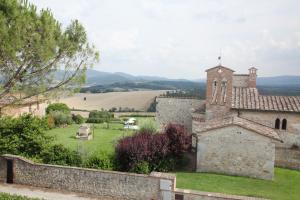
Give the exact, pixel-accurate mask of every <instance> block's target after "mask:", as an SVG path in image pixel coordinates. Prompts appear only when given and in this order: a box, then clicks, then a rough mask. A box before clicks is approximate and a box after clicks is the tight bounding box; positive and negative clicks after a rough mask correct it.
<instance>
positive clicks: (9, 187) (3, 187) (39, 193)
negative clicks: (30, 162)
mask: <svg viewBox="0 0 300 200" xmlns="http://www.w3.org/2000/svg"><path fill="white" fill-rule="evenodd" d="M0 192H3V193H9V194H14V195H21V196H26V197H32V198H40V199H45V200H59V199H63V200H97V199H100V198H92V197H88V196H87V195H84V194H77V193H71V192H64V191H55V190H50V189H44V188H37V187H31V186H23V185H16V184H0ZM101 200H106V199H103V198H101Z"/></svg>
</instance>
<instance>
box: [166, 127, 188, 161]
mask: <svg viewBox="0 0 300 200" xmlns="http://www.w3.org/2000/svg"><path fill="white" fill-rule="evenodd" d="M164 133H165V134H166V135H167V137H168V138H169V151H170V153H171V154H172V156H175V157H181V156H182V155H183V153H185V152H187V151H189V150H190V149H191V146H192V137H191V135H189V134H188V133H187V131H186V129H185V128H184V126H182V125H178V124H169V125H168V126H167V127H166V129H165V131H164Z"/></svg>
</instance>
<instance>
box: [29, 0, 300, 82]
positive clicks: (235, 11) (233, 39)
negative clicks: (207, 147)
mask: <svg viewBox="0 0 300 200" xmlns="http://www.w3.org/2000/svg"><path fill="white" fill-rule="evenodd" d="M31 2H33V3H34V4H36V5H37V6H38V7H39V8H45V7H49V8H51V9H52V11H53V13H54V16H55V17H56V18H58V19H59V21H61V22H62V23H63V24H64V25H67V24H68V23H69V22H70V20H72V19H79V20H80V21H81V22H82V23H83V25H84V26H85V28H86V30H87V32H88V36H89V39H90V41H91V42H92V43H94V44H95V45H96V47H97V48H98V49H99V51H100V54H101V62H100V64H99V65H97V66H96V69H98V70H102V71H112V72H114V71H125V72H129V73H133V74H145V75H160V76H167V77H172V78H195V79H196V78H201V77H204V76H205V72H204V70H205V69H206V68H209V67H212V66H214V65H216V64H218V60H217V57H218V56H219V52H220V49H222V63H223V64H224V65H226V66H228V67H232V68H234V69H235V70H236V71H238V72H241V73H244V72H247V69H248V68H249V67H250V66H258V67H259V74H260V75H265V76H271V75H280V74H299V75H300V70H299V65H300V61H299V60H300V55H299V52H300V21H299V18H300V13H299V10H298V8H299V7H300V2H299V1H297V0H285V1H283V0H274V1H260V0H253V1H236V0H226V1H225V0H204V1H199V0H186V1H182V0H163V1H162V0H129V1H122V0H89V1H86V0H65V1H61V0H51V1H49V0H31Z"/></svg>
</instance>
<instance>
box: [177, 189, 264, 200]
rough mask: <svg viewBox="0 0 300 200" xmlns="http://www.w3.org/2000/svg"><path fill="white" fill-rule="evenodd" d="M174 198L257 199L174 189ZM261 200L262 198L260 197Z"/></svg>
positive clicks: (180, 199) (179, 199) (186, 199)
mask: <svg viewBox="0 0 300 200" xmlns="http://www.w3.org/2000/svg"><path fill="white" fill-rule="evenodd" d="M175 194H176V198H175V200H230V199H233V200H258V198H255V197H244V196H236V195H227V194H218V193H211V192H199V191H194V190H186V189H176V190H175ZM260 200H263V199H260Z"/></svg>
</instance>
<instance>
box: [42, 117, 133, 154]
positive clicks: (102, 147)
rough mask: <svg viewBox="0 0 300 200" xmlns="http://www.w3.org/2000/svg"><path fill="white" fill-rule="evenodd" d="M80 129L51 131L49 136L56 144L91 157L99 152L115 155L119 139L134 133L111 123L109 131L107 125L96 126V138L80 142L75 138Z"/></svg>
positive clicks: (76, 126) (69, 127) (71, 127)
mask: <svg viewBox="0 0 300 200" xmlns="http://www.w3.org/2000/svg"><path fill="white" fill-rule="evenodd" d="M78 128H79V125H77V124H72V125H70V126H68V127H66V128H54V129H52V130H49V131H48V132H47V134H48V135H50V136H54V137H55V143H56V144H63V145H64V146H65V147H68V148H70V149H72V150H76V151H79V152H81V153H82V154H83V155H89V154H92V153H95V152H99V151H106V152H108V153H113V152H114V146H115V144H116V142H117V141H118V139H120V138H122V137H123V136H125V137H126V136H128V135H131V134H132V133H133V132H132V131H128V130H122V128H123V125H122V124H119V123H110V127H109V129H107V128H106V125H105V124H95V129H94V138H93V139H92V140H79V139H76V137H75V136H76V132H77V131H78Z"/></svg>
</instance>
